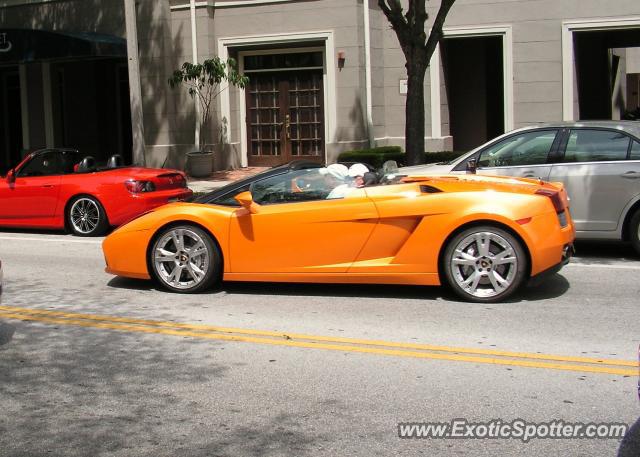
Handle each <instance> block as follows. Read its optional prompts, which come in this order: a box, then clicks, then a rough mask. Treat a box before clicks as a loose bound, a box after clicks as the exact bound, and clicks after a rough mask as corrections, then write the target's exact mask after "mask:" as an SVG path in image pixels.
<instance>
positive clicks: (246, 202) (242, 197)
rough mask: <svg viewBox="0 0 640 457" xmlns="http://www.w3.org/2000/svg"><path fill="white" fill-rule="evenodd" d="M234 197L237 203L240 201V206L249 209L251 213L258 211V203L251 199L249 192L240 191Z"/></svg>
mask: <svg viewBox="0 0 640 457" xmlns="http://www.w3.org/2000/svg"><path fill="white" fill-rule="evenodd" d="M234 198H235V200H236V201H237V202H238V203H240V206H242V207H243V208H244V209H246V210H247V211H249V212H250V213H251V214H256V213H257V212H258V211H259V208H260V205H258V204H257V203H256V202H254V201H253V196H252V195H251V192H249V191H245V192H240V193H239V194H238V195H236V196H235V197H234Z"/></svg>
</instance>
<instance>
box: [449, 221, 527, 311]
mask: <svg viewBox="0 0 640 457" xmlns="http://www.w3.org/2000/svg"><path fill="white" fill-rule="evenodd" d="M483 240H484V241H483ZM481 245H482V246H486V251H485V252H484V253H481V252H480V251H481V250H482V251H484V250H485V248H481ZM501 257H504V258H501ZM527 262H528V261H527V255H526V253H525V251H524V247H523V246H522V242H521V241H520V240H518V239H517V238H516V237H515V236H513V235H512V234H511V233H509V232H507V231H506V230H504V229H501V228H498V227H495V226H491V225H480V226H476V227H470V228H468V229H466V230H464V231H462V232H460V233H459V234H458V235H456V236H455V237H453V239H451V241H449V243H448V244H447V246H446V247H445V252H444V256H443V259H442V269H443V271H444V276H445V278H446V282H447V283H448V285H449V287H450V288H451V289H452V290H453V291H454V292H455V293H456V294H457V295H458V296H459V297H461V298H463V299H464V300H466V301H472V302H476V303H493V302H497V301H501V300H504V299H506V298H507V297H509V296H510V295H511V294H513V293H514V292H515V291H516V290H518V288H519V287H520V286H521V285H522V283H523V281H524V280H525V278H526V276H527V271H528V263H527ZM467 283H468V284H467Z"/></svg>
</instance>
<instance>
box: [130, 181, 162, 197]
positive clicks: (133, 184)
mask: <svg viewBox="0 0 640 457" xmlns="http://www.w3.org/2000/svg"><path fill="white" fill-rule="evenodd" d="M124 185H125V187H126V188H127V190H128V191H129V192H131V193H132V194H140V193H143V192H153V191H154V190H156V185H155V184H154V183H152V182H151V181H136V180H134V179H130V180H129V181H125V183H124Z"/></svg>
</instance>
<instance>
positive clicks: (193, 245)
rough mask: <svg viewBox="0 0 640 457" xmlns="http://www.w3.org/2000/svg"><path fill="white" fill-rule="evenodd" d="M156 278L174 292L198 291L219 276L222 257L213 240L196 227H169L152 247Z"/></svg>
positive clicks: (151, 256) (209, 284)
mask: <svg viewBox="0 0 640 457" xmlns="http://www.w3.org/2000/svg"><path fill="white" fill-rule="evenodd" d="M149 254H150V264H151V267H152V272H153V276H154V277H155V279H156V280H157V281H158V282H159V283H160V284H161V285H162V286H164V287H165V288H167V289H169V290H172V291H174V292H185V293H190V292H198V291H201V290H204V289H205V288H207V287H209V286H211V283H212V280H213V278H214V275H217V274H218V273H219V265H220V255H219V252H218V249H217V247H216V245H215V244H214V243H213V241H212V240H211V237H210V236H209V235H208V234H207V233H206V232H204V231H203V230H202V229H200V228H198V227H195V226H178V227H170V228H168V229H165V230H164V231H163V232H161V233H160V234H159V235H158V237H157V238H156V240H155V242H154V243H153V246H152V248H151V252H150V253H149Z"/></svg>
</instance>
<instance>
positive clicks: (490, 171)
mask: <svg viewBox="0 0 640 457" xmlns="http://www.w3.org/2000/svg"><path fill="white" fill-rule="evenodd" d="M558 143H559V129H553V128H545V129H535V130H527V131H524V132H519V133H516V134H514V135H511V136H509V137H507V138H504V139H502V140H500V141H498V142H495V143H492V144H490V145H488V146H487V147H486V148H483V149H481V150H480V151H478V152H477V153H476V154H474V155H473V156H472V157H469V158H468V159H467V160H465V161H463V162H461V163H460V164H459V165H458V166H457V167H456V168H455V170H454V171H455V172H457V173H464V172H465V171H466V164H467V162H468V161H469V160H470V159H472V158H473V159H475V160H476V164H477V167H478V168H477V173H478V174H482V175H498V176H517V177H525V178H540V179H543V180H547V178H548V177H549V172H550V171H551V164H550V163H549V157H550V155H551V153H552V152H553V151H555V149H557V146H558Z"/></svg>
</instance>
